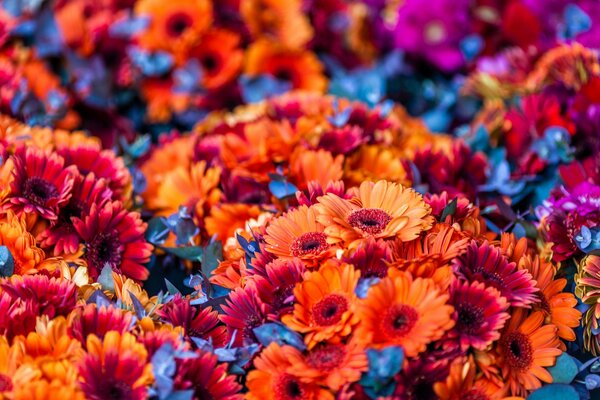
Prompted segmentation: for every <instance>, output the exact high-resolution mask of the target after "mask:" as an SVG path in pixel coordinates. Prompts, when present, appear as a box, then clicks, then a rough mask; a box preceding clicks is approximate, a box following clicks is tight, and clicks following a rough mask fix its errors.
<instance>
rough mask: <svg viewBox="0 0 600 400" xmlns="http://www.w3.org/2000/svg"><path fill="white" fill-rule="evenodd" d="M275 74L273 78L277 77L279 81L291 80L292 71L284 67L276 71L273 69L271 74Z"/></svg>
mask: <svg viewBox="0 0 600 400" xmlns="http://www.w3.org/2000/svg"><path fill="white" fill-rule="evenodd" d="M273 75H274V76H275V78H277V79H279V80H280V81H286V82H287V81H291V80H292V73H291V72H290V71H289V70H288V69H285V68H279V69H278V70H277V71H275V73H274V74H273Z"/></svg>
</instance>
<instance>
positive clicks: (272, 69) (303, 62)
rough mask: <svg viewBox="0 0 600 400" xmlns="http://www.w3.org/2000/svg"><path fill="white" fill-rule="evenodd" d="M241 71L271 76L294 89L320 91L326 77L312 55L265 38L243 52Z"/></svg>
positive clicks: (323, 86) (254, 74) (252, 74)
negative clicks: (244, 56) (242, 69)
mask: <svg viewBox="0 0 600 400" xmlns="http://www.w3.org/2000/svg"><path fill="white" fill-rule="evenodd" d="M244 72H245V73H246V74H248V75H249V76H257V75H262V74H268V75H271V76H272V77H274V78H277V79H279V80H282V81H285V82H289V83H291V84H292V86H293V88H294V89H304V90H310V91H316V92H323V91H324V90H325V87H326V85H327V79H326V78H325V75H324V74H323V66H322V65H321V63H320V62H319V59H318V58H317V57H316V55H315V54H313V53H311V52H309V51H306V50H293V49H289V48H285V47H284V46H283V45H281V44H279V43H275V42H272V41H270V40H268V39H259V40H257V41H256V42H254V43H252V45H250V47H249V48H248V50H247V52H246V62H245V66H244Z"/></svg>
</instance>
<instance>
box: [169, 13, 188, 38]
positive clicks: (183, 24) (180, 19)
mask: <svg viewBox="0 0 600 400" xmlns="http://www.w3.org/2000/svg"><path fill="white" fill-rule="evenodd" d="M193 23H194V20H193V19H192V17H190V16H189V15H188V14H185V13H177V14H174V15H172V16H171V17H170V18H169V20H168V22H167V32H168V33H169V36H172V37H178V36H180V35H181V34H182V33H183V32H185V30H186V29H188V28H189V27H190V26H192V25H193Z"/></svg>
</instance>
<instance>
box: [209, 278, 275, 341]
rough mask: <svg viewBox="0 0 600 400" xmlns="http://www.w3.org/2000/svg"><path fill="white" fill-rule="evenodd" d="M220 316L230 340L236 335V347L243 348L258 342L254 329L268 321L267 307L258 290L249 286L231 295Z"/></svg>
mask: <svg viewBox="0 0 600 400" xmlns="http://www.w3.org/2000/svg"><path fill="white" fill-rule="evenodd" d="M222 309H223V312H224V314H221V315H219V318H220V319H221V321H223V322H224V323H225V325H227V332H228V334H229V340H231V338H233V336H234V335H235V340H234V345H235V346H242V345H248V344H251V343H255V342H256V336H254V332H253V331H252V330H253V329H254V328H256V327H258V326H260V325H262V324H263V323H265V322H266V321H267V317H266V316H267V306H266V305H265V304H264V303H263V302H262V301H261V300H260V298H259V297H258V293H257V292H256V288H255V287H253V286H247V287H245V288H243V289H242V288H239V289H236V290H234V291H233V292H231V293H230V295H229V298H228V299H227V300H226V304H225V305H223V306H222Z"/></svg>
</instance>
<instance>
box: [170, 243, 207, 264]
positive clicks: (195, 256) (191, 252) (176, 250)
mask: <svg viewBox="0 0 600 400" xmlns="http://www.w3.org/2000/svg"><path fill="white" fill-rule="evenodd" d="M161 249H163V250H164V251H166V252H168V253H171V254H173V255H174V256H177V257H179V258H183V259H185V260H190V261H202V254H203V253H204V249H203V248H202V246H187V247H161Z"/></svg>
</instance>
